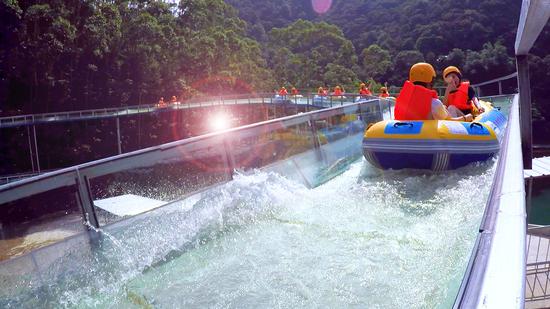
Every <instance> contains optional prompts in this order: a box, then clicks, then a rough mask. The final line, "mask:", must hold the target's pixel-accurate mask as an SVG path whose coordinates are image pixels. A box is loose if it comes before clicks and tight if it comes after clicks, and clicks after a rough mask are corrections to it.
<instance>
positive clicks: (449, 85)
mask: <svg viewBox="0 0 550 309" xmlns="http://www.w3.org/2000/svg"><path fill="white" fill-rule="evenodd" d="M456 89H457V88H456V84H455V83H454V82H453V81H452V80H451V81H449V82H447V91H448V92H451V91H455V90H456Z"/></svg>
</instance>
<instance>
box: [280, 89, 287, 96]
mask: <svg viewBox="0 0 550 309" xmlns="http://www.w3.org/2000/svg"><path fill="white" fill-rule="evenodd" d="M287 94H288V91H286V88H285V87H281V89H280V90H279V95H280V96H281V97H285V96H286V95H287Z"/></svg>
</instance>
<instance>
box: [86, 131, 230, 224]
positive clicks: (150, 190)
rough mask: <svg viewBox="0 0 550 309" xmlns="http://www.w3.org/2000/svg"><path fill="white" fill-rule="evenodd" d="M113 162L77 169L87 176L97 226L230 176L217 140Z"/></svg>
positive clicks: (221, 148) (202, 140)
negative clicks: (101, 166)
mask: <svg viewBox="0 0 550 309" xmlns="http://www.w3.org/2000/svg"><path fill="white" fill-rule="evenodd" d="M168 145H169V144H168ZM116 161H117V160H114V162H110V163H109V164H107V165H106V166H105V167H104V168H102V169H98V168H93V170H92V169H90V171H89V172H87V171H86V170H84V171H83V174H87V173H90V174H92V175H91V176H90V189H91V193H92V196H93V200H94V207H95V211H96V214H97V218H98V221H99V224H100V226H102V225H106V224H109V223H111V222H115V221H118V220H121V219H122V218H125V217H128V216H132V215H136V214H139V213H143V212H147V211H149V210H151V209H155V208H157V207H159V206H162V205H164V204H167V203H168V202H170V201H174V200H176V199H180V198H182V197H184V196H186V195H188V194H190V193H192V192H195V191H197V190H200V189H203V188H206V187H209V186H211V185H213V184H216V183H219V182H223V181H227V180H228V179H229V178H230V176H229V165H228V162H227V160H226V154H225V148H224V143H223V140H222V139H220V138H219V137H212V138H203V139H198V140H195V141H194V142H189V143H186V144H183V145H177V146H166V148H165V149H160V150H154V151H150V152H147V153H143V154H139V155H136V156H133V157H128V158H124V159H122V160H121V161H123V162H121V163H120V165H118V167H117V162H116ZM102 170H105V172H103V171H102Z"/></svg>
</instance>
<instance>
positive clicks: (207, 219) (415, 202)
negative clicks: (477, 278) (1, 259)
mask: <svg viewBox="0 0 550 309" xmlns="http://www.w3.org/2000/svg"><path fill="white" fill-rule="evenodd" d="M493 169H494V164H493V162H487V163H485V164H479V165H475V166H469V167H466V168H463V169H460V170H457V171H449V172H445V173H440V174H428V175H426V174H423V173H421V172H413V171H402V172H400V171H389V172H379V171H376V170H374V169H373V168H371V167H370V166H369V165H368V164H367V163H366V162H365V161H364V160H360V161H358V162H356V163H353V164H352V165H351V167H350V168H349V169H348V170H347V171H346V172H344V173H343V174H342V175H340V176H338V177H336V178H335V179H333V180H332V181H330V182H328V183H326V184H324V185H321V186H319V187H317V188H314V189H307V188H306V187H304V186H303V185H301V184H298V183H296V182H293V181H291V180H288V179H286V178H284V177H282V176H280V175H277V174H274V173H266V172H256V173H254V174H252V175H238V176H237V177H236V179H235V180H234V181H232V182H230V183H227V184H225V185H222V186H220V187H217V188H215V189H213V190H211V191H208V192H207V193H204V194H202V196H201V198H200V199H196V200H194V201H193V203H186V204H181V205H175V206H172V207H170V206H169V207H168V208H167V209H166V210H163V211H162V212H159V213H157V214H155V215H153V216H150V217H149V218H147V219H145V220H142V221H140V222H139V224H136V225H133V226H130V227H127V228H124V229H120V231H109V232H105V233H104V235H105V237H104V240H103V241H102V243H101V246H100V248H99V249H98V250H94V251H93V253H90V254H88V255H85V257H82V253H77V252H75V253H74V254H72V255H69V256H67V257H66V259H65V260H64V261H63V262H62V263H59V265H57V266H56V267H52V269H51V270H50V272H51V274H53V273H58V272H59V271H60V270H64V272H65V275H64V276H63V277H62V278H61V279H59V281H55V282H51V284H50V285H47V286H43V287H38V288H33V287H29V286H25V287H23V286H21V287H20V288H21V291H22V294H21V295H19V296H18V297H16V298H7V299H6V298H5V299H3V300H2V299H0V305H2V304H3V305H5V306H8V307H10V306H12V307H21V306H23V307H34V306H37V305H41V306H44V305H51V306H54V307H59V306H64V307H102V308H103V307H107V308H120V307H137V308H150V307H155V308H172V307H184V308H194V307H201V308H203V307H214V308H217V307H238V308H264V307H284V308H290V307H361V308H364V307H370V308H396V307H407V308H421V307H437V306H441V307H448V306H450V305H451V304H452V302H453V301H454V297H455V295H456V292H457V290H458V286H459V284H460V280H461V278H462V275H463V273H464V270H465V267H466V264H467V262H468V258H469V254H470V251H471V249H472V247H473V244H474V241H475V237H476V233H477V228H478V226H479V222H480V219H481V216H482V213H483V209H484V205H485V202H486V199H487V195H488V192H489V189H490V184H491V180H492V175H493ZM77 256H78V258H77ZM75 260H77V261H75ZM82 260H84V263H86V264H85V265H82Z"/></svg>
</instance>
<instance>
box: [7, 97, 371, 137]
mask: <svg viewBox="0 0 550 309" xmlns="http://www.w3.org/2000/svg"><path fill="white" fill-rule="evenodd" d="M316 97H317V96H316V95H313V94H308V95H305V96H301V95H300V96H291V95H289V96H286V97H284V98H282V97H278V96H273V95H271V94H253V95H239V96H223V97H214V98H212V97H210V98H197V99H191V100H188V101H185V102H176V103H166V105H163V106H159V105H158V104H146V105H135V106H125V107H118V108H101V109H90V110H79V111H69V112H56V113H44V114H31V115H18V116H9V117H0V129H1V128H10V127H18V126H33V125H37V124H46V123H58V122H67V121H84V120H93V119H107V118H117V117H124V116H132V115H139V114H149V113H161V112H168V111H177V110H185V109H194V108H203V107H213V106H231V105H249V104H256V105H258V104H269V105H281V104H293V105H301V106H311V107H314V108H328V107H333V106H338V105H343V104H351V103H354V102H356V101H358V99H361V98H363V99H366V98H364V97H361V96H359V95H357V94H353V93H349V94H345V95H344V96H343V97H342V96H331V95H329V96H326V97H323V98H322V99H321V98H316Z"/></svg>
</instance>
